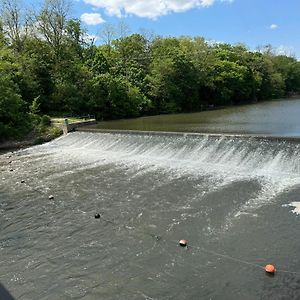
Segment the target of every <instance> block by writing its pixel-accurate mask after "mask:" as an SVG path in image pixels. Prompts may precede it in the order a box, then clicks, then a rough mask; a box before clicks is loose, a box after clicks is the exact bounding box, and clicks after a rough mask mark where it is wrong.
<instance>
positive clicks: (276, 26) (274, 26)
mask: <svg viewBox="0 0 300 300" xmlns="http://www.w3.org/2000/svg"><path fill="white" fill-rule="evenodd" d="M277 28H278V25H277V24H271V25H270V26H269V29H272V30H274V29H277Z"/></svg>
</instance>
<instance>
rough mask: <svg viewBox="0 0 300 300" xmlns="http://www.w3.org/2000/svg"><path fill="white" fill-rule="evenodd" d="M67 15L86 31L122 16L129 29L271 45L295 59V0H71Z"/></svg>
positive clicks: (299, 7) (299, 0)
mask: <svg viewBox="0 0 300 300" xmlns="http://www.w3.org/2000/svg"><path fill="white" fill-rule="evenodd" d="M72 14H73V16H74V17H77V18H79V19H81V20H82V21H83V23H84V24H85V26H86V28H87V29H88V32H89V33H90V34H96V33H97V32H98V31H99V30H101V26H102V25H103V24H104V22H109V23H114V24H117V23H118V22H119V21H120V20H123V21H124V22H126V23H127V24H128V25H129V27H130V29H131V31H132V32H139V30H140V28H144V29H147V30H150V31H151V30H152V31H153V32H154V33H155V34H158V35H163V36H180V35H190V36H203V37H205V38H206V39H211V40H214V41H220V42H229V43H239V42H240V43H244V44H246V45H248V46H249V47H250V48H251V49H255V48H256V47H257V46H260V45H261V46H262V45H266V44H271V45H273V46H274V47H275V48H276V49H278V51H279V52H285V53H291V54H294V55H295V56H296V57H297V58H298V59H300V17H299V15H300V0H73V11H72ZM101 22H102V23H101Z"/></svg>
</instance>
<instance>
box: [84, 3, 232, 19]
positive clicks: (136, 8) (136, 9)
mask: <svg viewBox="0 0 300 300" xmlns="http://www.w3.org/2000/svg"><path fill="white" fill-rule="evenodd" d="M217 1H221V2H233V0H84V2H85V3H87V4H91V5H93V6H94V7H98V8H103V9H105V11H106V13H107V14H109V15H112V16H117V17H122V16H124V15H136V16H138V17H143V18H150V19H156V18H158V17H160V16H163V15H166V14H168V13H171V12H175V13H178V12H184V11H187V10H190V9H192V8H197V7H208V6H211V5H213V4H214V3H215V2H217Z"/></svg>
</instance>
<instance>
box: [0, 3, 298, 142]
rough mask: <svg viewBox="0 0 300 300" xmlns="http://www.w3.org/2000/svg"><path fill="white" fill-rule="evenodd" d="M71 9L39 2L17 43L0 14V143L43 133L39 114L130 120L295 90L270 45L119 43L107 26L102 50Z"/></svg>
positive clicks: (290, 61)
mask: <svg viewBox="0 0 300 300" xmlns="http://www.w3.org/2000/svg"><path fill="white" fill-rule="evenodd" d="M68 4H69V1H68V0H67V1H62V0H50V1H48V0H47V1H46V0H45V1H44V4H43V5H42V6H41V9H40V11H39V12H37V13H36V16H31V18H29V19H31V20H32V21H34V22H32V26H34V27H33V28H29V27H30V23H28V24H27V23H26V24H21V25H22V26H21V27H18V28H17V30H18V32H19V33H20V34H21V35H20V36H19V38H18V37H17V36H13V35H10V33H12V32H7V26H4V25H5V24H8V23H7V22H12V23H11V24H14V22H16V20H13V19H12V20H10V19H9V14H6V15H5V16H4V15H2V16H0V139H4V138H5V139H7V138H10V137H16V136H20V135H22V134H26V133H27V132H28V131H30V130H31V129H32V128H33V127H35V130H37V131H40V132H44V131H45V130H48V129H47V128H49V124H50V120H49V117H47V116H45V115H51V114H52V113H54V112H55V113H57V114H59V115H64V114H68V115H86V114H91V115H96V116H97V118H98V119H99V120H102V119H116V118H130V117H138V116H141V115H145V114H160V113H175V112H189V111H198V110H201V109H202V108H203V107H205V106H207V105H213V106H224V105H235V104H241V103H247V102H251V101H259V100H266V99H271V98H277V97H283V96H286V95H292V94H295V93H300V62H299V61H297V60H296V59H295V58H293V57H288V56H285V55H276V54H275V53H274V51H273V50H272V47H271V46H266V47H265V48H263V49H262V51H261V52H258V51H255V52H252V51H249V49H247V47H245V46H244V45H240V44H239V45H229V44H211V43H208V42H206V41H205V40H204V39H203V38H201V37H195V38H191V37H180V38H172V37H167V38H162V37H156V38H154V39H149V38H148V37H146V36H143V35H141V34H132V35H129V36H126V34H120V37H119V38H117V39H116V38H115V37H116V32H115V29H114V28H113V27H112V26H110V25H109V24H108V25H107V26H104V27H103V30H102V38H103V40H104V41H105V43H104V45H100V46H96V45H94V42H93V40H92V39H90V40H89V41H88V39H87V35H86V32H85V30H84V29H83V27H82V26H81V23H80V21H79V20H76V19H72V18H69V17H68V9H69V7H68ZM8 8H9V7H8ZM15 9H17V10H18V9H20V8H18V7H16V8H15ZM16 12H17V13H18V15H20V16H21V15H22V14H21V13H22V12H21V11H16ZM17 25H20V24H17ZM24 26H25V27H24ZM24 28H26V29H28V31H26V32H25V31H24ZM4 29H5V30H6V31H5V30H4ZM29 29H30V30H29ZM123 29H124V28H123ZM30 32H35V34H30ZM123 33H124V30H123ZM40 115H44V116H42V117H41V116H40Z"/></svg>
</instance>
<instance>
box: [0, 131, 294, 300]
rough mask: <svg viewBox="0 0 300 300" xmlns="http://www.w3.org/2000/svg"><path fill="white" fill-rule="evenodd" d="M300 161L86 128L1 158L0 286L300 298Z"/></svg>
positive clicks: (47, 293) (265, 151)
mask: <svg viewBox="0 0 300 300" xmlns="http://www.w3.org/2000/svg"><path fill="white" fill-rule="evenodd" d="M299 155H300V145H299V143H297V142H288V141H285V140H281V141H280V140H268V139H264V138H263V139H259V140H258V139H252V138H246V139H245V138H240V137H226V136H220V137H216V136H209V135H206V136H205V135H204V136H198V137H196V136H195V137H193V136H164V135H161V136H159V135H126V134H104V133H87V132H76V133H71V134H69V135H67V136H65V137H61V138H59V139H57V140H55V141H52V142H50V143H47V144H44V145H41V146H35V147H31V148H29V149H26V150H23V151H19V152H15V153H13V154H12V157H11V158H7V154H6V155H2V156H0V168H1V182H0V228H1V237H0V257H1V260H0V282H1V283H2V284H3V285H4V286H5V287H6V288H7V289H8V290H9V291H10V292H11V293H12V294H13V296H14V297H15V298H16V299H23V300H24V299H28V300H29V299H41V300H42V299H122V300H124V299H125V300H126V299H130V300H131V299H246V300H247V299H299V291H300V274H299V273H298V274H296V273H290V272H294V271H295V272H299V270H300V260H299V251H300V241H299V239H298V236H299V225H300V219H299V216H298V215H297V214H295V213H293V210H294V207H293V206H290V205H289V204H291V203H294V202H299V193H300V160H299ZM9 161H12V163H9ZM10 169H13V170H14V171H10ZM22 180H25V182H24V183H21V182H22ZM51 194H52V195H53V196H54V199H53V200H49V198H48V197H49V195H51ZM98 212H99V213H100V214H101V218H100V219H95V218H94V214H95V213H98ZM180 239H187V240H188V241H189V245H190V247H189V248H188V249H185V248H182V247H180V246H179V245H178V241H179V240H180ZM268 263H274V264H275V265H276V267H277V269H278V273H277V274H276V275H275V277H269V276H267V275H266V274H265V272H264V270H263V269H262V268H263V266H265V265H266V264H268ZM285 271H287V272H285Z"/></svg>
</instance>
